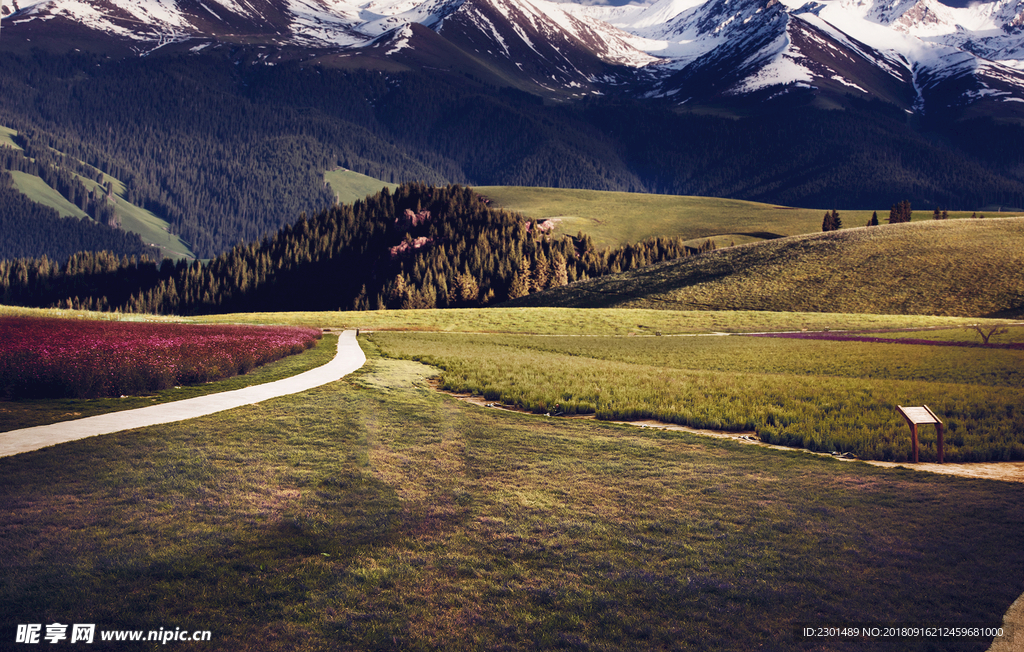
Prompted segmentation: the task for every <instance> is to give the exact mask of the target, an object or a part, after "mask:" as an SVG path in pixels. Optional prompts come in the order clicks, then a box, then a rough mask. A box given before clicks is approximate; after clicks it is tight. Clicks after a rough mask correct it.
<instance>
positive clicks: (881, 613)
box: [0, 315, 1024, 651]
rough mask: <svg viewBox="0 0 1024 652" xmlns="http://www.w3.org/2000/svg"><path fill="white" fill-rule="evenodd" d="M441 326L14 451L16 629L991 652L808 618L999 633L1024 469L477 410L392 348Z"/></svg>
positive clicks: (7, 463) (363, 643) (496, 645)
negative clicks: (289, 383)
mask: <svg viewBox="0 0 1024 652" xmlns="http://www.w3.org/2000/svg"><path fill="white" fill-rule="evenodd" d="M266 317H267V319H268V320H274V318H275V317H276V315H267V316H266ZM406 337H408V338H410V339H408V340H405V339H404V338H406ZM422 337H427V335H425V334H422V333H420V334H416V333H412V334H408V335H406V334H402V333H398V332H382V333H379V334H374V335H372V336H371V337H370V338H362V339H361V345H362V346H363V348H364V350H365V351H366V353H367V356H368V361H367V364H366V366H365V367H364V368H363V369H362V370H360V371H358V372H356V373H355V374H353V375H351V376H349V377H347V378H346V379H344V380H342V381H339V382H336V383H332V384H329V385H326V386H324V387H321V388H318V389H315V390H312V391H309V392H305V393H303V394H300V395H295V396H290V397H282V398H280V399H274V400H271V401H267V402H265V403H262V404H259V405H255V406H249V407H246V408H240V409H237V410H232V411H230V412H229V413H225V414H221V415H211V416H208V417H203V418H200V419H194V420H190V421H188V422H185V423H182V424H169V425H165V426H154V427H149V428H142V429H138V430H134V431H131V432H125V433H119V434H115V435H107V436H103V437H94V438H90V439H85V440H80V441H77V442H72V443H68V444H63V445H60V446H57V447H53V448H50V449H44V450H40V451H35V452H32V453H27V454H22V455H18V456H15V457H9V458H3V459H0V485H2V487H3V489H2V491H3V495H4V500H5V516H6V518H5V519H4V520H3V522H2V523H0V553H2V554H0V569H2V570H0V611H2V612H3V613H4V614H5V616H6V618H5V621H6V622H8V623H12V624H16V623H37V622H38V623H52V622H61V623H65V622H67V623H75V622H88V623H96V624H97V629H98V630H100V631H103V630H112V629H120V630H124V629H137V630H143V631H150V630H157V629H158V628H160V627H163V628H165V629H175V628H181V629H182V630H189V631H194V630H210V631H211V633H212V636H211V641H210V642H206V643H197V644H190V643H183V642H175V643H174V646H175V648H176V649H187V650H191V649H195V650H200V649H202V650H259V651H266V650H326V649H331V650H337V649H352V650H406V649H407V650H496V649H502V650H537V649H556V648H561V649H577V650H583V649H592V650H636V649H651V650H744V651H746V650H751V649H756V648H763V649H776V650H780V649H786V650H789V649H793V650H849V649H857V650H935V649H941V650H983V649H986V648H987V646H988V645H989V644H990V643H991V638H986V637H974V638H963V639H953V640H951V639H943V640H935V639H926V638H908V637H896V638H882V637H878V638H842V637H830V638H825V639H805V638H804V637H803V636H802V635H801V632H802V631H803V627H806V626H810V627H815V626H825V625H839V626H843V625H853V624H856V625H858V626H866V625H872V626H878V625H885V624H894V623H912V624H920V625H925V624H928V625H947V626H948V625H955V624H978V625H986V626H990V627H992V626H998V625H999V624H1000V622H1001V618H1002V615H1003V613H1004V612H1005V610H1006V608H1007V607H1008V606H1009V604H1010V603H1011V602H1012V601H1013V600H1014V599H1015V598H1016V597H1017V596H1018V595H1019V594H1020V591H1021V590H1022V586H1024V550H1022V549H1021V547H1020V545H1019V541H1020V539H1021V537H1022V536H1024V506H1021V504H1020V501H1019V500H1018V498H1019V493H1020V490H1019V487H1018V486H1016V485H1013V484H1011V483H1002V482H993V481H981V480H965V479H958V478H953V477H949V476H940V475H932V474H927V473H919V472H915V471H912V470H908V469H905V468H899V469H882V468H876V467H872V466H868V465H865V464H859V463H855V462H854V463H849V462H840V461H838V460H835V459H832V458H828V457H820V456H813V455H808V454H806V453H802V452H799V451H794V452H785V451H782V452H780V451H777V450H770V449H765V448H760V447H755V446H747V445H740V444H738V443H736V442H733V441H724V440H717V439H710V438H705V437H700V436H697V435H691V434H687V433H680V432H668V431H655V430H650V429H648V430H641V429H638V428H634V427H631V426H626V425H618V424H611V423H605V422H600V421H593V420H574V419H553V418H545V417H542V416H534V415H529V414H523V413H515V412H506V411H498V410H490V409H486V408H480V407H476V406H473V405H469V404H466V403H464V402H462V401H459V400H456V399H454V398H451V397H449V396H447V395H444V394H441V393H438V392H436V391H435V390H434V389H432V388H431V387H430V386H429V383H428V380H429V379H430V377H431V376H433V375H435V374H436V373H437V371H436V370H435V369H432V368H430V367H427V366H423V365H421V364H419V363H417V362H412V361H407V360H402V359H396V358H391V357H383V356H382V355H381V354H380V352H379V350H378V342H379V343H381V344H386V345H387V347H393V346H395V345H394V342H397V341H405V342H416V341H418V339H417V338H422ZM438 337H442V336H440V335H438ZM443 337H449V338H454V337H461V338H470V337H477V336H472V335H469V334H461V335H454V334H449V335H444V336H443ZM492 337H507V336H492ZM537 339H542V338H537ZM549 339H551V338H549ZM555 339H557V338H555ZM577 339H582V338H577ZM649 339H650V341H651V342H652V343H653V342H655V339H657V340H658V341H662V340H667V339H678V340H683V339H687V338H682V337H679V338H664V337H663V338H656V337H652V338H649ZM689 339H696V338H689ZM706 339H711V338H706ZM719 339H722V338H715V340H716V341H718V340H719ZM733 339H736V340H745V339H746V338H732V337H730V338H725V339H724V340H723V341H731V340H733ZM416 346H419V345H418V344H417V345H416ZM587 346H589V347H591V348H590V349H588V351H587V352H586V355H590V356H594V355H596V353H595V351H598V350H603V349H604V348H606V347H603V344H602V343H601V342H599V341H598V342H593V343H590V344H589V345H587ZM304 355H305V354H304ZM576 355H582V352H580V351H576ZM713 357H718V356H710V357H709V358H707V359H710V358H713ZM721 357H723V358H725V361H724V362H723V363H722V364H724V365H726V366H728V365H729V364H735V359H734V358H727V357H725V356H721ZM741 357H742V355H741ZM594 359H596V358H594ZM730 360H732V362H729V361H730ZM777 364H780V365H784V361H783V360H781V359H780V360H778V361H777ZM833 371H835V370H833ZM10 632H13V625H11V626H10ZM151 648H152V649H158V648H159V646H157V645H155V644H153V643H150V644H148V645H143V646H140V648H139V649H151Z"/></svg>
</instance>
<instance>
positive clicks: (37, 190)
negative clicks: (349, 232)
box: [0, 126, 379, 259]
mask: <svg viewBox="0 0 1024 652" xmlns="http://www.w3.org/2000/svg"><path fill="white" fill-rule="evenodd" d="M17 133H18V132H17V131H15V130H13V129H9V128H7V127H2V126H0V147H9V148H12V149H16V150H18V151H19V152H23V153H24V152H25V150H24V149H23V148H22V147H20V146H19V145H18V144H17V143H16V142H15V141H14V138H13V137H14V136H16V135H17ZM37 156H38V155H37V154H34V153H31V152H29V153H25V154H24V158H23V159H22V160H21V161H20V162H18V161H14V162H9V165H11V166H16V165H23V164H24V163H25V162H32V163H36V164H38V165H39V166H43V167H44V168H45V167H47V166H48V167H49V169H51V170H59V171H60V173H63V174H70V176H71V177H72V178H74V179H75V181H76V183H80V184H81V186H82V187H83V188H84V191H85V192H90V193H93V195H94V196H95V197H97V198H102V197H103V195H104V194H105V190H104V188H103V187H102V186H103V185H106V184H107V183H109V184H111V191H112V194H111V195H110V197H109V198H108V200H107V201H109V202H110V204H111V205H112V206H113V211H114V215H115V216H116V218H117V221H118V222H119V223H120V225H121V229H122V230H123V231H126V232H128V233H135V234H137V235H138V236H139V237H140V238H142V241H143V242H145V243H146V244H149V245H152V246H155V247H158V248H159V250H160V253H159V255H160V256H161V257H167V258H175V259H179V258H195V255H194V254H193V253H192V249H191V247H190V246H189V245H188V243H186V242H185V241H184V240H182V239H181V237H179V236H178V235H174V234H171V232H170V231H171V228H170V224H169V223H168V222H167V221H166V220H164V219H162V218H161V217H159V216H158V215H156V214H155V213H153V212H152V211H150V210H148V209H145V208H142V207H141V206H137V205H135V204H133V203H132V202H130V201H128V199H127V197H128V190H127V187H126V185H125V183H124V182H122V181H121V180H120V179H117V178H114V177H113V176H111V175H109V174H107V173H106V172H103V173H102V178H103V181H102V185H101V183H100V182H98V181H97V180H96V179H93V178H90V177H89V176H86V175H84V174H82V173H81V171H82V169H84V168H88V169H91V170H92V172H97V171H96V170H95V169H94V168H92V166H86V165H85V163H84V162H83V161H80V160H78V159H75V158H73V157H70V156H68V155H66V154H64V153H63V152H60V151H58V150H56V149H53V148H52V147H50V148H47V149H46V153H45V156H44V159H45V160H43V159H39V158H37ZM4 167H5V166H4V165H0V170H2V169H4ZM9 171H10V173H11V177H12V179H13V181H14V187H15V188H16V189H17V190H18V191H20V192H21V193H22V194H24V195H25V196H26V197H28V198H29V199H30V200H32V201H33V202H36V203H37V204H41V205H43V206H46V207H49V208H53V209H54V210H56V211H57V212H58V213H59V214H60V215H61V217H75V218H78V219H82V218H88V219H92V218H91V217H90V215H89V213H87V212H86V211H84V210H82V208H81V207H80V206H78V205H76V204H75V202H72V201H71V200H69V199H68V198H67V197H65V196H63V195H62V194H61V191H58V190H57V189H56V188H54V187H53V185H51V184H49V183H47V181H46V180H44V179H43V178H42V177H40V176H39V175H38V174H36V173H34V172H32V171H25V170H18V169H14V167H11V168H10V169H9ZM40 174H42V172H40ZM97 174H99V172H97ZM43 176H46V175H45V174H43ZM378 190H379V188H378ZM97 201H100V202H102V201H103V200H102V199H98V200H97ZM98 221H100V222H103V220H98Z"/></svg>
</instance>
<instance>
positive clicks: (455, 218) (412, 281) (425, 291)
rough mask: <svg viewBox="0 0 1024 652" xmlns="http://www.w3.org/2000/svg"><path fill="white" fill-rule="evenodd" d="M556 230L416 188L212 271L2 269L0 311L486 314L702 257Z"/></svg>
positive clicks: (326, 217) (11, 265)
mask: <svg viewBox="0 0 1024 652" xmlns="http://www.w3.org/2000/svg"><path fill="white" fill-rule="evenodd" d="M550 226H551V223H549V222H541V223H538V222H536V221H530V220H527V219H525V218H523V217H522V216H520V215H518V214H514V213H509V212H507V211H502V210H495V209H492V208H489V207H488V206H487V205H486V203H485V202H484V201H483V200H482V199H481V198H480V197H479V196H478V195H476V194H475V193H473V192H472V191H471V190H469V189H468V188H465V187H462V186H447V187H433V186H427V185H425V184H407V185H403V186H400V187H399V188H397V189H396V190H395V191H394V193H391V192H389V191H388V190H387V189H384V190H382V191H381V192H380V193H378V194H377V195H375V196H372V197H368V198H367V199H366V200H365V201H360V202H356V203H355V204H354V205H338V206H332V207H330V208H328V209H325V210H323V211H320V212H318V213H316V214H314V215H313V216H311V217H307V216H306V215H302V216H301V217H300V218H299V220H298V221H297V222H296V223H295V224H292V225H287V226H285V227H284V228H283V229H281V230H280V231H279V232H278V233H277V234H276V235H275V236H273V237H267V238H264V239H263V240H259V241H253V242H249V243H243V244H239V245H236V246H235V247H233V248H232V249H231V250H229V251H227V252H225V253H224V254H221V255H220V256H218V257H217V258H216V259H214V260H212V261H210V262H209V263H208V264H206V265H202V264H200V263H199V262H198V261H197V262H192V263H185V262H178V263H174V262H173V261H171V260H169V259H165V260H164V261H163V262H162V263H161V264H159V265H158V264H157V263H156V262H154V261H152V260H148V259H146V258H130V257H120V258H118V257H117V256H115V255H112V254H107V253H100V254H92V253H81V254H77V255H75V256H72V257H71V258H70V259H69V260H68V262H67V263H66V264H65V265H63V266H60V265H56V264H54V263H52V262H50V261H49V260H47V259H40V260H17V261H0V303H5V304H12V305H30V306H56V307H73V308H93V309H100V310H115V309H116V310H123V311H140V312H141V311H144V312H155V313H176V314H194V313H210V312H237V311H249V310H261V311H280V310H336V309H382V308H435V307H437V308H446V307H470V306H484V305H491V304H494V303H500V302H502V301H505V300H507V299H509V298H515V297H519V296H523V295H526V294H529V293H532V292H537V291H540V290H544V289H547V288H550V287H555V286H560V285H565V284H567V283H571V282H573V281H576V280H582V279H586V278H591V277H597V276H601V275H604V274H609V273H616V272H622V271H628V270H630V269H634V268H637V267H642V266H645V265H650V264H653V263H656V262H660V261H663V260H671V259H674V258H679V257H681V256H687V255H690V254H692V253H697V251H696V250H694V249H692V248H689V247H687V246H686V245H685V244H684V242H683V241H682V240H681V239H680V238H664V237H663V238H654V239H651V240H647V241H644V242H640V243H637V244H634V245H627V246H624V247H619V248H616V249H601V250H599V249H596V248H595V247H594V245H593V243H592V242H591V240H590V238H589V237H588V236H586V235H583V234H578V235H577V236H576V237H575V238H569V237H553V236H552V235H551V232H550V231H551V229H550ZM702 249H706V247H705V248H702Z"/></svg>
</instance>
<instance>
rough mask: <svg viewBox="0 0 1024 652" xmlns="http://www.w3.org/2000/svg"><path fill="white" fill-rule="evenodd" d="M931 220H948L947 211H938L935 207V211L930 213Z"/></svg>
mask: <svg viewBox="0 0 1024 652" xmlns="http://www.w3.org/2000/svg"><path fill="white" fill-rule="evenodd" d="M932 219H933V220H948V219H949V211H946V210H939V207H938V206H936V207H935V210H934V211H932Z"/></svg>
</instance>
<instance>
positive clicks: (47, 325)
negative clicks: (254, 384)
mask: <svg viewBox="0 0 1024 652" xmlns="http://www.w3.org/2000/svg"><path fill="white" fill-rule="evenodd" d="M320 336H321V334H320V331H319V330H317V329H312V328H298V327H292V326H281V327H266V326H206V325H190V324H149V323H137V322H133V323H127V322H108V321H91V320H70V319H47V318H37V317H0V396H3V397H8V398H96V397H102V396H121V395H137V394H144V393H148V392H153V391H156V390H160V389H167V388H169V387H174V386H176V385H191V384H197V383H204V382H208V381H213V380H220V379H222V378H227V377H230V376H235V375H238V374H244V373H246V372H247V371H249V370H250V369H252V368H254V367H257V366H259V365H262V364H266V363H268V362H272V361H274V360H278V359H280V358H283V357H285V356H287V355H291V354H294V353H299V352H301V351H303V350H305V349H308V348H311V347H312V346H313V345H314V344H315V342H316V340H317V339H319V338H320Z"/></svg>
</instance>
